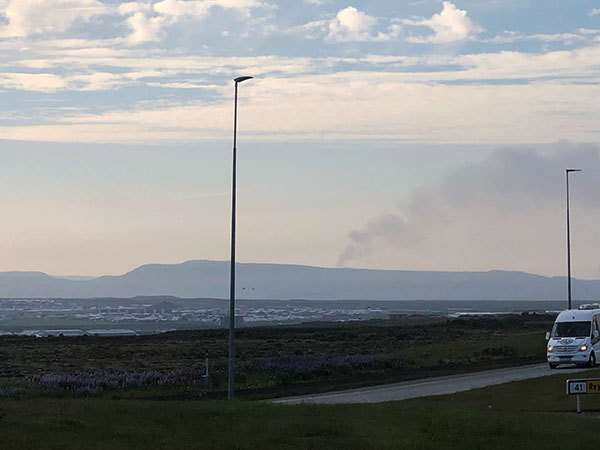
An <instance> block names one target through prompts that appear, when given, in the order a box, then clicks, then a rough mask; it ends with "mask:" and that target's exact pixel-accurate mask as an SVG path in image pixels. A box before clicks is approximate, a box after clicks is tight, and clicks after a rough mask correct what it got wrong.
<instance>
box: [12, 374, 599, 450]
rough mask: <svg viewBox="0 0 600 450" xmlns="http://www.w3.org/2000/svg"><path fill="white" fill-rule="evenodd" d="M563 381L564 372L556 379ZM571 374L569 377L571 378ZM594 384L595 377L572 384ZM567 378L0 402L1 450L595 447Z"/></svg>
mask: <svg viewBox="0 0 600 450" xmlns="http://www.w3.org/2000/svg"><path fill="white" fill-rule="evenodd" d="M559 372H560V371H559ZM572 376H573V375H571V377H572ZM582 376H590V377H592V376H593V377H598V376H600V371H598V370H593V371H587V372H585V373H578V374H577V377H582ZM568 377H569V375H567V374H560V373H559V374H557V375H554V376H551V377H545V378H540V379H536V380H528V381H522V382H513V383H508V384H505V385H499V386H493V387H489V388H484V389H478V390H474V391H470V392H464V393H459V394H454V395H449V396H440V397H431V398H425V399H413V400H407V401H403V402H393V403H383V404H373V405H333V406H316V405H300V406H286V405H270V404H265V403H257V402H248V401H235V402H227V401H156V400H155V401H149V400H132V399H129V400H114V399H112V398H111V397H110V396H104V397H100V398H87V399H73V398H62V399H58V398H38V399H29V400H3V401H0V436H2V441H1V448H2V449H3V450H12V449H31V450H36V449H57V450H58V449H60V450H71V449H72V450H75V449H77V450H85V449H106V450H121V449H122V450H136V449H148V450H151V449H365V450H368V449H432V450H434V449H435V450H439V449H450V450H452V449H457V450H458V449H460V450H465V449H486V450H493V449H498V450H500V449H502V450H504V449H507V448H510V449H511V450H519V449H528V450H529V449H557V450H558V449H560V450H568V449H582V448H595V447H596V446H597V443H598V442H600V427H598V426H597V425H598V420H600V419H599V415H600V396H595V397H594V396H588V397H586V398H584V400H583V405H584V411H586V410H587V411H588V412H586V413H584V414H581V415H577V414H574V413H573V411H574V409H575V399H574V398H573V397H567V396H566V395H565V394H564V391H565V380H566V379H567V378H568Z"/></svg>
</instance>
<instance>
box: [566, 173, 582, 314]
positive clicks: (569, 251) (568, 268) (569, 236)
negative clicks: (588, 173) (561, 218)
mask: <svg viewBox="0 0 600 450" xmlns="http://www.w3.org/2000/svg"><path fill="white" fill-rule="evenodd" d="M571 172H581V169H566V170H565V173H566V174H567V284H568V288H569V308H568V309H571V223H570V214H569V174H570V173H571Z"/></svg>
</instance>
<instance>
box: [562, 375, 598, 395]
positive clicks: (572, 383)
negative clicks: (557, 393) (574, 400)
mask: <svg viewBox="0 0 600 450" xmlns="http://www.w3.org/2000/svg"><path fill="white" fill-rule="evenodd" d="M567 394H568V395H585V394H600V378H589V379H587V380H581V379H580V380H567Z"/></svg>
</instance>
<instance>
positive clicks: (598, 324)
mask: <svg viewBox="0 0 600 450" xmlns="http://www.w3.org/2000/svg"><path fill="white" fill-rule="evenodd" d="M594 329H595V330H597V331H598V330H600V315H597V316H594Z"/></svg>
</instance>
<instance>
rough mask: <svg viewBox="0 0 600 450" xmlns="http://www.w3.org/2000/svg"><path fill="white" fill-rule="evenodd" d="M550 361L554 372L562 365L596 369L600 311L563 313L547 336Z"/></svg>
mask: <svg viewBox="0 0 600 450" xmlns="http://www.w3.org/2000/svg"><path fill="white" fill-rule="evenodd" d="M546 338H547V339H548V347H547V354H546V355H547V358H548V365H549V366H550V368H551V369H556V368H557V367H558V365H559V364H579V365H587V366H588V367H594V366H595V365H596V355H600V309H584V310H580V309H569V310H567V311H563V312H561V313H560V314H559V315H558V317H557V318H556V321H555V322H554V326H553V327H552V332H551V333H547V336H546Z"/></svg>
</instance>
